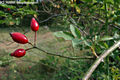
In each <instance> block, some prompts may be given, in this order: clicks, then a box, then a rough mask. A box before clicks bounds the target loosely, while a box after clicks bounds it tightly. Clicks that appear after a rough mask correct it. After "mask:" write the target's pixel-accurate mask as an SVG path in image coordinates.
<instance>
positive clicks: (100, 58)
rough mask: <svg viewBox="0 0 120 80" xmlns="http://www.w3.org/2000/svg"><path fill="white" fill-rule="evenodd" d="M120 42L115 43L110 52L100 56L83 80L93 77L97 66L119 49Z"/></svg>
mask: <svg viewBox="0 0 120 80" xmlns="http://www.w3.org/2000/svg"><path fill="white" fill-rule="evenodd" d="M119 45H120V41H118V42H117V43H115V44H114V45H113V46H112V47H110V48H109V49H108V50H106V51H105V52H104V53H103V54H101V55H100V56H99V58H98V59H97V60H96V61H95V62H94V63H93V65H92V66H91V67H90V69H89V70H88V71H87V73H86V74H85V76H84V77H83V79H82V80H88V79H89V77H90V76H91V75H92V73H93V72H94V71H95V69H96V68H97V66H98V65H99V64H100V63H101V62H102V60H103V59H104V58H106V57H107V56H108V55H109V54H110V53H111V52H112V51H114V50H115V49H116V48H117V47H119Z"/></svg>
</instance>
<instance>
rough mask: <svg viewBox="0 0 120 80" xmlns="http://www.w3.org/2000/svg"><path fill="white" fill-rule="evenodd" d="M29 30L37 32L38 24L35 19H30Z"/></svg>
mask: <svg viewBox="0 0 120 80" xmlns="http://www.w3.org/2000/svg"><path fill="white" fill-rule="evenodd" d="M31 29H32V30H33V31H38V29H39V24H38V22H37V21H36V20H35V18H32V20H31Z"/></svg>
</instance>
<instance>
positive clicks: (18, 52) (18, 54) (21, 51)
mask: <svg viewBox="0 0 120 80" xmlns="http://www.w3.org/2000/svg"><path fill="white" fill-rule="evenodd" d="M25 53H26V51H25V50H24V49H17V50H16V51H14V52H13V53H11V54H10V55H11V56H14V57H17V58H20V57H23V56H24V55H25Z"/></svg>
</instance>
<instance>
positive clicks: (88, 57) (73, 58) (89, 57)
mask: <svg viewBox="0 0 120 80" xmlns="http://www.w3.org/2000/svg"><path fill="white" fill-rule="evenodd" d="M34 48H36V49H38V50H40V51H42V52H44V53H46V54H49V55H53V56H58V57H62V58H67V59H71V60H78V59H93V57H91V56H85V57H69V56H63V55H59V54H54V53H50V52H47V51H45V50H43V49H41V48H38V47H34Z"/></svg>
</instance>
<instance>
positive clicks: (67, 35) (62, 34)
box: [54, 31, 74, 40]
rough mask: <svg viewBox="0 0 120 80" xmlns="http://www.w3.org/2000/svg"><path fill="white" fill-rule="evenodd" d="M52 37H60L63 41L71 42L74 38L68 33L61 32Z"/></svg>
mask: <svg viewBox="0 0 120 80" xmlns="http://www.w3.org/2000/svg"><path fill="white" fill-rule="evenodd" d="M54 35H55V36H56V37H62V38H64V39H65V40H72V39H73V38H74V36H73V35H72V34H71V33H69V32H63V31H59V32H54Z"/></svg>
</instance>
